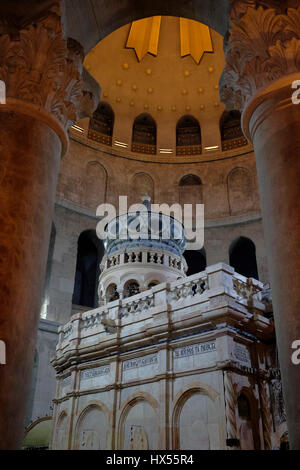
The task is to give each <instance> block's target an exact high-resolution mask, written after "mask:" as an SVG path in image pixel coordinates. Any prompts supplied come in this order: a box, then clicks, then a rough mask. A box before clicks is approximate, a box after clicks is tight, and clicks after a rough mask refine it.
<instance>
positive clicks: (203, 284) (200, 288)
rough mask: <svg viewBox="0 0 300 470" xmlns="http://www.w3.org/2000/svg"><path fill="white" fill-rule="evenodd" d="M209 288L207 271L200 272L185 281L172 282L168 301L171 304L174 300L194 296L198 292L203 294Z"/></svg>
mask: <svg viewBox="0 0 300 470" xmlns="http://www.w3.org/2000/svg"><path fill="white" fill-rule="evenodd" d="M207 288H208V279H207V274H206V273H205V272H203V273H199V274H197V275H196V277H195V276H190V277H188V278H187V280H186V281H185V282H182V281H179V282H178V281H176V282H173V283H172V284H170V290H169V294H168V301H169V303H170V304H172V302H174V301H175V302H177V301H178V300H181V299H186V298H188V297H194V296H195V295H197V294H200V295H201V294H203V292H204V291H205V290H206V289H207Z"/></svg>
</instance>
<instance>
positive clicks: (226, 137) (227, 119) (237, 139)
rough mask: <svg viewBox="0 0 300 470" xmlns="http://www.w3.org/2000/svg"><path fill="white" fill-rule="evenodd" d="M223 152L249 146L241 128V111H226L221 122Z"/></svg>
mask: <svg viewBox="0 0 300 470" xmlns="http://www.w3.org/2000/svg"><path fill="white" fill-rule="evenodd" d="M220 132H221V140H222V150H223V151H225V150H231V149H235V148H238V147H243V145H247V144H248V140H247V139H246V137H245V136H244V134H243V131H242V128H241V113H240V112H239V111H224V113H223V115H222V117H221V120H220Z"/></svg>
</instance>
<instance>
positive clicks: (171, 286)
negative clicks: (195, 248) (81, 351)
mask: <svg viewBox="0 0 300 470" xmlns="http://www.w3.org/2000/svg"><path fill="white" fill-rule="evenodd" d="M217 296H223V297H224V296H228V297H229V298H231V299H234V300H235V301H236V302H238V303H239V304H240V308H241V309H242V310H243V311H245V312H246V311H247V312H248V314H247V315H249V313H250V314H251V312H253V314H255V315H257V312H262V313H263V314H265V313H266V311H267V310H266V304H265V302H266V299H265V296H266V289H265V286H264V284H263V283H261V282H259V281H257V280H255V279H252V278H250V279H248V278H246V277H244V276H241V275H240V274H238V273H235V271H234V269H233V268H231V267H230V266H227V265H225V264H221V263H220V264H217V265H214V266H209V267H207V268H206V269H205V271H203V272H201V273H198V274H194V275H192V276H189V277H186V278H184V279H179V280H177V281H174V282H172V283H162V284H158V285H155V286H153V287H152V288H151V289H148V290H147V291H144V292H141V293H139V294H136V295H134V296H132V297H129V298H126V299H118V300H115V301H112V302H109V303H107V304H106V305H104V306H102V307H99V308H97V309H94V310H90V311H88V312H84V313H82V312H79V313H77V314H75V315H73V317H72V318H71V320H70V321H69V322H68V323H67V324H66V325H64V326H63V327H61V328H60V329H59V333H60V336H59V343H58V350H59V349H64V348H65V347H68V345H71V344H72V342H73V341H75V343H76V341H82V340H84V338H85V337H88V336H93V335H97V334H98V335H99V334H100V335H101V334H113V333H115V332H116V330H117V328H118V327H122V326H123V322H126V321H130V322H135V321H140V320H139V317H140V316H141V315H142V319H144V318H151V317H152V312H157V311H167V310H168V311H169V312H171V315H172V311H174V312H175V311H178V310H180V309H181V308H186V307H189V306H191V305H192V306H193V308H196V310H197V311H198V312H200V316H201V308H202V307H201V305H203V304H204V303H205V302H209V301H210V299H215V298H216V297H217ZM267 300H268V299H267ZM245 309H246V310H245ZM135 317H136V320H135ZM263 323H264V322H263V321H262V322H260V326H261V327H264V325H263Z"/></svg>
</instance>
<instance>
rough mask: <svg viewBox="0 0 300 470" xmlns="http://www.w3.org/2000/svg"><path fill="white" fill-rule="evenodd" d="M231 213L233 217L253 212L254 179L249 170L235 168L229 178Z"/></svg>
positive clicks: (228, 188) (228, 189)
mask: <svg viewBox="0 0 300 470" xmlns="http://www.w3.org/2000/svg"><path fill="white" fill-rule="evenodd" d="M227 191H228V202H229V211H230V214H231V215H237V214H242V213H245V212H248V211H251V210H253V207H254V198H253V191H254V187H253V179H252V174H251V173H250V171H249V170H248V169H247V168H242V167H238V168H234V169H233V170H232V171H231V172H230V173H229V175H228V177H227Z"/></svg>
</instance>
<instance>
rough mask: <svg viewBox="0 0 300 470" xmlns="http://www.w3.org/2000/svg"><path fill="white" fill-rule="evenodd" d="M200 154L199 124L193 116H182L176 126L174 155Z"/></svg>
mask: <svg viewBox="0 0 300 470" xmlns="http://www.w3.org/2000/svg"><path fill="white" fill-rule="evenodd" d="M201 153H202V145H201V129H200V124H199V122H198V121H197V119H196V118H194V117H193V116H189V115H187V116H183V117H182V118H180V119H179V121H178V123H177V126H176V154H177V155H199V154H201Z"/></svg>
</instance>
